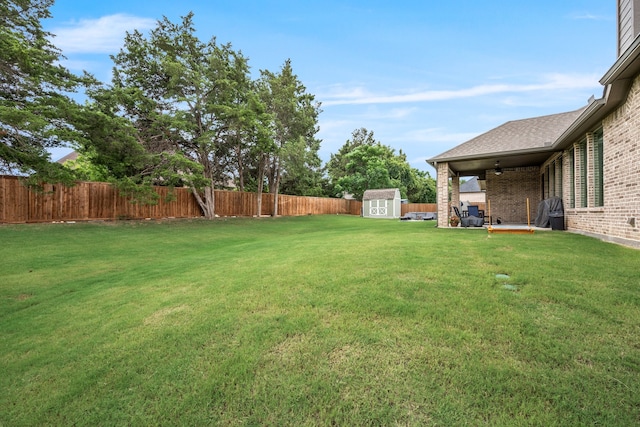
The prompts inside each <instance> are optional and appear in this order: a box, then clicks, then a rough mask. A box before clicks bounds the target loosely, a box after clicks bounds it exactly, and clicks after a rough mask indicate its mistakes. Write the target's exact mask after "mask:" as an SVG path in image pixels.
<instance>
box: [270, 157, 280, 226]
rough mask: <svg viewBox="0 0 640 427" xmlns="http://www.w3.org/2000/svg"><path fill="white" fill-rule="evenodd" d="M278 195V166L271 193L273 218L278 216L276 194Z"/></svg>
mask: <svg viewBox="0 0 640 427" xmlns="http://www.w3.org/2000/svg"><path fill="white" fill-rule="evenodd" d="M279 193H280V165H279V164H278V166H277V169H276V171H275V185H274V191H273V214H272V216H273V217H276V216H278V194H279Z"/></svg>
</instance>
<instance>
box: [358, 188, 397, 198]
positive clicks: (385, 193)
mask: <svg viewBox="0 0 640 427" xmlns="http://www.w3.org/2000/svg"><path fill="white" fill-rule="evenodd" d="M399 191H400V190H398V189H397V188H383V189H380V190H366V191H365V192H364V194H363V195H362V200H391V199H395V197H396V194H397V193H396V192H399Z"/></svg>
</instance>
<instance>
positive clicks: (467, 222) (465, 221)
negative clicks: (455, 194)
mask: <svg viewBox="0 0 640 427" xmlns="http://www.w3.org/2000/svg"><path fill="white" fill-rule="evenodd" d="M453 209H454V210H455V212H456V215H458V216H459V217H460V224H461V225H462V226H463V227H482V226H484V211H481V210H479V209H478V206H473V205H469V206H468V210H467V212H465V213H466V215H465V216H461V215H460V211H458V208H457V207H455V206H454V208H453ZM474 214H475V215H474Z"/></svg>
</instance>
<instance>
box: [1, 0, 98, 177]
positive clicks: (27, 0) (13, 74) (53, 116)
mask: <svg viewBox="0 0 640 427" xmlns="http://www.w3.org/2000/svg"><path fill="white" fill-rule="evenodd" d="M52 4H53V0H4V1H2V2H0V172H5V173H19V174H22V175H28V176H31V178H33V181H32V182H37V181H40V180H44V181H54V182H55V181H66V182H69V181H70V180H71V178H72V175H71V174H70V171H69V170H68V169H66V168H64V167H62V166H61V165H59V164H57V163H52V162H51V159H50V154H49V151H48V150H49V149H51V148H55V147H64V146H67V144H68V143H71V142H73V141H76V140H77V139H78V138H79V135H78V134H77V133H76V129H75V127H74V126H73V122H74V121H75V120H76V118H77V117H78V115H79V114H80V107H79V105H78V104H77V103H76V102H75V101H74V100H73V99H72V98H71V97H70V96H69V94H70V93H71V92H73V91H75V90H77V89H78V88H79V87H80V85H82V84H84V83H86V82H88V81H90V80H91V79H90V77H89V76H83V77H78V76H76V75H74V74H72V73H71V72H69V71H68V70H67V69H65V68H64V67H62V66H61V65H60V64H59V61H60V59H61V58H62V54H61V52H60V51H59V50H58V49H57V48H56V47H55V46H54V45H53V44H52V43H51V41H50V40H51V38H52V35H51V34H50V33H48V32H46V31H44V30H43V28H42V24H41V21H42V20H43V19H46V18H49V17H50V16H51V15H50V12H49V9H50V7H51V5H52Z"/></svg>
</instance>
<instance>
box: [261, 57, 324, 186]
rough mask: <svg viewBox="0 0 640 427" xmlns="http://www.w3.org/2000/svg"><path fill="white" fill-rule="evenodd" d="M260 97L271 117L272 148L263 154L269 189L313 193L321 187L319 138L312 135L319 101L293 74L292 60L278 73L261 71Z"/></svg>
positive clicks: (315, 128)
mask: <svg viewBox="0 0 640 427" xmlns="http://www.w3.org/2000/svg"><path fill="white" fill-rule="evenodd" d="M259 84H260V87H261V90H260V96H261V99H262V100H263V102H264V103H265V105H266V108H267V111H268V112H269V114H270V115H271V118H272V126H271V128H272V130H273V134H272V135H273V142H274V145H275V146H274V149H273V150H272V151H271V152H269V153H265V154H266V155H267V158H266V159H265V162H266V172H267V179H268V182H269V191H270V192H272V193H276V194H277V192H278V191H280V185H281V183H283V184H284V186H285V188H286V189H287V193H288V194H293V195H315V194H318V193H320V192H321V191H322V190H321V177H322V171H321V167H320V166H321V161H320V158H319V157H318V150H319V149H320V141H319V140H317V139H316V138H315V134H316V133H317V131H318V127H317V122H318V115H319V114H320V104H319V103H318V102H316V101H315V97H314V96H313V95H312V94H310V93H308V92H307V90H306V87H305V86H304V85H303V84H302V82H300V80H299V79H298V76H297V75H295V74H294V72H293V68H292V67H291V61H290V60H287V61H285V63H284V65H283V66H282V68H281V69H280V72H278V73H273V72H270V71H267V70H262V71H261V81H260V83H259Z"/></svg>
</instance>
